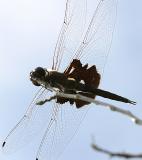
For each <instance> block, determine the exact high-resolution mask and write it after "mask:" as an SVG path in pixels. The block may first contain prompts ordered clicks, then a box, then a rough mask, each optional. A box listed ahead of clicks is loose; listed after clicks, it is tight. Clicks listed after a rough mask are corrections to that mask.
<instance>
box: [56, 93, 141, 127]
mask: <svg viewBox="0 0 142 160" xmlns="http://www.w3.org/2000/svg"><path fill="white" fill-rule="evenodd" d="M56 96H58V97H64V98H70V99H79V100H82V101H86V102H90V103H94V104H96V105H98V106H103V107H106V108H108V109H110V110H111V111H114V112H118V113H121V114H123V115H125V116H127V117H129V118H130V119H131V120H132V121H133V122H134V123H135V124H137V125H142V119H140V118H138V117H137V116H135V115H134V114H132V113H131V112H130V111H128V110H124V109H121V108H119V107H116V106H114V105H111V104H109V103H105V102H102V101H98V100H95V99H93V98H89V97H85V96H82V95H80V94H65V93H63V92H57V93H56Z"/></svg>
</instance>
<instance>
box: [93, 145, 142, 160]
mask: <svg viewBox="0 0 142 160" xmlns="http://www.w3.org/2000/svg"><path fill="white" fill-rule="evenodd" d="M92 148H93V149H94V150H95V151H98V152H101V153H104V154H106V155H108V156H110V157H120V158H127V159H128V158H129V159H130V158H142V153H141V154H132V153H126V152H112V151H109V150H107V149H104V148H101V147H100V146H98V145H96V144H94V143H93V144H92Z"/></svg>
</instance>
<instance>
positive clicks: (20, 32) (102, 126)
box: [0, 0, 142, 160]
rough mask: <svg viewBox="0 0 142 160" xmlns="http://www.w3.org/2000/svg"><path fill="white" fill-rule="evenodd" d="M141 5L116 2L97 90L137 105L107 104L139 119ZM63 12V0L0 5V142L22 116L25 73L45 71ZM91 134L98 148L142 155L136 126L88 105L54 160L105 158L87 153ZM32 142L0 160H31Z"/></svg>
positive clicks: (27, 90) (28, 90)
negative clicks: (111, 34)
mask: <svg viewBox="0 0 142 160" xmlns="http://www.w3.org/2000/svg"><path fill="white" fill-rule="evenodd" d="M141 6H142V2H141V0H125V1H122V0H119V1H118V13H117V22H116V28H115V33H114V38H113V43H112V47H111V51H110V55H109V58H108V61H107V64H106V67H105V72H104V76H103V80H102V83H101V88H104V89H105V90H110V91H113V92H115V93H118V94H121V95H124V96H125V97H128V98H130V99H132V100H135V101H137V105H136V106H131V105H127V104H122V103H116V102H112V104H116V105H117V106H120V107H122V108H126V109H129V110H131V111H132V112H133V113H135V114H136V115H138V116H139V117H141V118H142V98H141V96H142V84H141V82H142V74H141V69H142V54H141V51H142V44H141V42H142V21H141V15H142V10H141ZM64 7H65V1H63V0H60V1H59V0H58V1H57V0H41V1H38V0H35V1H32V0H24V1H23V0H13V1H9V0H5V1H0V77H1V78H0V88H1V92H0V99H1V103H0V142H2V140H3V139H4V138H5V137H6V135H7V134H8V132H9V131H10V129H11V128H12V127H13V126H14V125H15V124H16V123H17V122H18V120H19V119H20V118H21V117H22V115H23V114H24V113H25V111H26V109H27V107H28V104H29V103H30V101H31V99H32V97H33V96H34V94H35V92H36V90H37V88H36V87H34V86H33V85H32V84H31V82H30V81H29V72H30V71H31V70H32V69H33V68H35V67H37V66H44V67H46V66H51V59H52V53H53V49H54V46H55V43H56V40H57V37H58V33H59V30H60V28H61V24H62V21H63V15H64ZM105 101H106V102H107V100H105ZM92 135H93V136H94V137H95V140H96V142H97V143H98V144H100V145H101V146H102V147H104V148H108V149H111V150H114V151H128V152H135V153H137V152H142V141H141V138H142V127H139V126H136V125H134V124H133V123H132V122H131V121H130V120H129V119H128V118H127V117H124V116H122V115H120V114H117V113H113V112H110V111H109V110H107V109H104V108H101V107H100V108H99V107H95V106H94V108H91V110H90V112H89V113H88V114H87V116H86V118H85V120H84V122H83V123H82V125H81V127H80V129H79V132H78V134H77V135H76V136H75V137H74V139H73V140H72V142H71V144H70V145H69V146H68V148H67V149H66V150H65V152H64V153H63V154H62V156H61V158H60V160H65V159H68V160H72V159H75V160H77V159H78V160H79V159H81V160H86V159H87V160H94V159H103V160H105V159H108V157H107V156H104V155H101V154H99V153H96V152H94V151H93V150H92V148H91V147H90V145H91V142H92V141H91V136H92ZM38 143H39V142H35V143H33V145H30V146H26V147H25V148H23V149H22V150H20V151H18V152H17V153H14V154H12V155H8V156H7V155H3V154H2V153H1V152H0V159H1V160H19V159H20V160H24V159H27V160H34V159H35V153H36V150H37V148H38Z"/></svg>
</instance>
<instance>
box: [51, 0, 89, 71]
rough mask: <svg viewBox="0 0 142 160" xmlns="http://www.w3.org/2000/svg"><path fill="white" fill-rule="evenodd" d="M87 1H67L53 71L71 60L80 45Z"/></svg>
mask: <svg viewBox="0 0 142 160" xmlns="http://www.w3.org/2000/svg"><path fill="white" fill-rule="evenodd" d="M85 16H86V0H77V1H76V0H67V2H66V10H65V17H64V22H63V25H62V28H61V31H60V34H59V37H58V40H57V44H56V47H55V51H54V56H53V66H52V69H55V70H58V69H59V67H60V64H61V62H62V61H65V59H63V57H64V58H65V57H66V58H67V59H69V58H70V57H71V56H72V55H73V53H74V52H75V50H76V49H77V48H78V46H79V44H80V39H82V36H83V31H84V27H85Z"/></svg>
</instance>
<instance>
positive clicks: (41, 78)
mask: <svg viewBox="0 0 142 160" xmlns="http://www.w3.org/2000/svg"><path fill="white" fill-rule="evenodd" d="M47 74H48V71H47V70H46V69H45V68H42V67H37V68H36V69H35V70H33V71H31V72H30V80H31V81H32V83H33V84H34V85H35V86H41V85H44V82H45V77H46V76H47Z"/></svg>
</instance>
